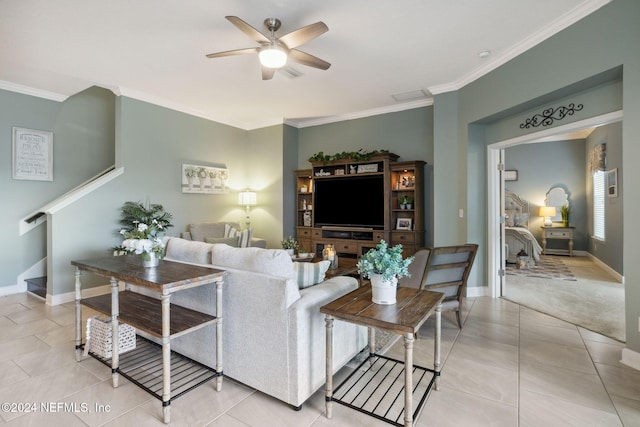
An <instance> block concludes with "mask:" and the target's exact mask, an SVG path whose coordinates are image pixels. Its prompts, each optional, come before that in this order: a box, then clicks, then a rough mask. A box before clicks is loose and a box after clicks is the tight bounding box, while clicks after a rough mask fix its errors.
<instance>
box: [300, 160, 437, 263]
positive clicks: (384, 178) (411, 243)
mask: <svg viewBox="0 0 640 427" xmlns="http://www.w3.org/2000/svg"><path fill="white" fill-rule="evenodd" d="M398 158H399V156H397V155H396V154H393V153H380V154H375V155H373V156H371V157H370V158H368V159H366V160H359V161H354V160H352V159H349V158H345V159H340V160H336V161H332V162H326V163H325V162H312V163H311V164H312V168H311V169H304V170H297V171H296V172H295V174H296V204H297V206H296V239H297V240H298V244H299V249H300V250H301V251H309V252H315V253H316V255H317V256H321V254H322V249H323V248H324V245H326V244H331V245H333V246H334V247H335V249H336V251H337V252H338V254H340V255H343V256H344V255H346V256H351V257H357V256H360V255H362V254H364V253H365V252H367V251H368V250H369V249H372V248H374V247H375V246H376V245H377V244H378V243H379V242H380V240H385V241H387V242H388V243H389V245H391V246H395V245H396V244H402V246H403V252H404V255H405V256H409V255H412V254H413V253H414V252H415V251H416V250H418V249H419V248H420V247H423V246H424V245H425V239H424V237H425V228H424V186H423V181H424V165H425V162H424V161H421V160H416V161H402V162H398V161H397V160H398ZM374 178H375V179H374ZM325 184H330V185H325ZM373 186H376V189H375V194H369V193H371V192H372V191H373V190H372V187H373ZM378 187H379V188H378ZM322 192H324V193H322ZM372 200H375V201H374V202H372Z"/></svg>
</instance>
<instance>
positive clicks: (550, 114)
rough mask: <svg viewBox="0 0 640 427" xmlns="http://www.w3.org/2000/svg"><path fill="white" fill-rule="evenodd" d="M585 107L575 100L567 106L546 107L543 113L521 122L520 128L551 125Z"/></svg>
mask: <svg viewBox="0 0 640 427" xmlns="http://www.w3.org/2000/svg"><path fill="white" fill-rule="evenodd" d="M583 108H584V105H582V104H578V105H575V104H574V103H573V102H572V103H571V104H569V105H568V106H566V107H565V106H564V105H563V106H560V107H557V108H553V107H551V108H546V109H544V110H542V114H534V115H533V117H531V118H530V119H526V120H525V121H524V123H520V129H529V128H531V127H538V126H551V125H552V124H553V122H555V121H558V120H562V119H564V118H565V117H567V116H572V115H573V114H574V113H575V112H576V111H581V110H582V109H583Z"/></svg>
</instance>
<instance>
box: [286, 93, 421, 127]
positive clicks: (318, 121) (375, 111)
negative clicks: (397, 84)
mask: <svg viewBox="0 0 640 427" xmlns="http://www.w3.org/2000/svg"><path fill="white" fill-rule="evenodd" d="M429 105H433V98H426V99H420V100H417V101H411V102H403V103H401V104H395V105H388V106H386V107H380V108H372V109H370V110H363V111H356V112H353V113H346V114H338V115H335V116H326V117H318V118H314V119H308V120H307V119H285V121H284V123H285V124H287V125H290V126H293V127H297V128H305V127H310V126H319V125H325V124H329V123H335V122H343V121H346V120H354V119H361V118H364V117H370V116H378V115H380V114H387V113H395V112H398V111H405V110H413V109H414V108H420V107H427V106H429Z"/></svg>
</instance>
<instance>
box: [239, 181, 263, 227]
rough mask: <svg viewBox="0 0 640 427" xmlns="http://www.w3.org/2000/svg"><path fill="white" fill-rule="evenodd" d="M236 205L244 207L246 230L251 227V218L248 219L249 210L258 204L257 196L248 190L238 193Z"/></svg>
mask: <svg viewBox="0 0 640 427" xmlns="http://www.w3.org/2000/svg"><path fill="white" fill-rule="evenodd" d="M238 204H239V205H241V206H244V207H245V210H246V212H247V221H246V225H247V229H248V228H249V226H250V225H251V218H250V217H249V209H251V206H255V205H257V204H258V196H257V195H256V193H255V191H249V190H246V191H241V192H240V193H238Z"/></svg>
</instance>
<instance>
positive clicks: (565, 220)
mask: <svg viewBox="0 0 640 427" xmlns="http://www.w3.org/2000/svg"><path fill="white" fill-rule="evenodd" d="M569 213H570V208H569V205H563V206H562V207H561V208H560V215H562V225H563V226H565V227H568V226H569Z"/></svg>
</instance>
